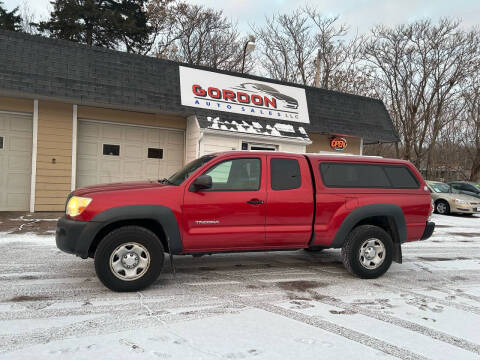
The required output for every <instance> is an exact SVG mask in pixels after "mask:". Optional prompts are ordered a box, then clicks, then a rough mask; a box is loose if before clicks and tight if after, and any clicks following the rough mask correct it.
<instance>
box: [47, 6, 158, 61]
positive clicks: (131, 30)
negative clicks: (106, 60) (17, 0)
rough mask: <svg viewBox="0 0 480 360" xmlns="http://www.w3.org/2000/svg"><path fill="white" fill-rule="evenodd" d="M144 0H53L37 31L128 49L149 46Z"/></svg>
mask: <svg viewBox="0 0 480 360" xmlns="http://www.w3.org/2000/svg"><path fill="white" fill-rule="evenodd" d="M146 2H147V1H146V0H55V1H52V2H51V3H52V5H53V11H52V13H51V14H50V19H49V20H48V21H43V22H40V24H38V30H39V31H40V32H43V33H48V34H49V35H50V37H54V38H57V39H64V40H70V41H76V42H79V43H83V44H87V45H95V46H101V47H106V48H110V49H117V48H122V47H124V48H125V49H126V50H127V51H129V52H144V51H146V48H149V42H150V35H151V33H152V31H153V29H152V27H151V26H150V25H149V24H148V17H147V14H146V12H145V3H146Z"/></svg>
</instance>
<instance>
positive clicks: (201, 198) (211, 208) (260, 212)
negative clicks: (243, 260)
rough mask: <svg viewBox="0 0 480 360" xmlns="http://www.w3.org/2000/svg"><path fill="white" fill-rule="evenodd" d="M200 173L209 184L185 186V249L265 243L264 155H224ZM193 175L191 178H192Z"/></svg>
mask: <svg viewBox="0 0 480 360" xmlns="http://www.w3.org/2000/svg"><path fill="white" fill-rule="evenodd" d="M202 175H209V176H211V178H212V188H211V189H208V190H204V191H195V190H194V189H192V188H191V187H190V186H188V187H187V188H186V189H185V194H184V205H183V222H184V234H183V244H184V249H185V250H186V251H227V250H242V249H245V250H246V249H255V248H263V247H264V246H265V214H266V213H265V209H266V183H267V180H266V157H265V156H264V155H253V154H252V155H248V154H245V155H243V154H242V156H241V157H232V158H224V159H222V160H219V161H217V162H216V163H214V164H212V166H211V167H210V168H209V169H208V170H206V171H205V172H204V173H203V174H202ZM194 180H195V179H192V182H193V181H194Z"/></svg>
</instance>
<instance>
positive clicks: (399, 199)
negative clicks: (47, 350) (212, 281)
mask: <svg viewBox="0 0 480 360" xmlns="http://www.w3.org/2000/svg"><path fill="white" fill-rule="evenodd" d="M432 211H433V208H432V202H431V199H430V193H429V191H428V189H427V187H426V184H425V182H424V180H423V178H422V176H421V175H420V173H419V172H418V171H417V169H416V168H415V167H414V166H413V165H412V164H411V163H409V162H407V161H402V160H393V159H383V158H377V157H362V156H338V155H318V154H304V155H302V154H289V153H279V152H250V151H236V152H225V153H216V154H210V155H205V156H203V157H201V158H199V159H196V160H194V161H192V162H191V163H189V164H187V165H186V166H185V167H184V168H183V169H181V170H180V171H178V172H177V173H175V174H173V175H172V176H171V177H170V178H168V179H163V180H159V181H150V182H138V183H116V184H108V185H97V186H89V187H85V188H82V189H78V190H75V191H74V192H72V193H71V194H70V195H69V196H68V199H67V204H66V215H65V217H63V218H61V219H60V220H59V221H58V224H57V232H56V242H57V246H58V248H60V249H61V250H63V251H65V252H68V253H72V254H76V255H78V256H80V257H81V258H87V257H93V258H94V259H95V270H96V273H97V276H98V277H99V278H100V280H101V281H102V282H103V284H104V285H106V286H107V287H108V288H110V289H112V290H115V291H134V290H139V289H142V288H144V287H146V286H148V285H150V284H151V283H152V282H154V281H155V280H156V279H157V277H158V276H159V274H160V272H161V270H162V267H163V263H164V254H165V253H169V254H170V256H172V255H202V254H211V253H216V252H233V251H258V250H261V251H267V250H285V249H291V250H295V249H305V250H308V251H320V250H322V249H325V248H341V249H342V258H343V263H344V264H345V267H346V268H347V269H348V271H350V272H351V273H352V274H355V275H357V276H359V277H361V278H376V277H378V276H380V275H382V274H384V273H385V272H386V271H387V270H388V268H389V267H390V265H391V263H392V261H396V262H399V263H401V261H402V252H401V244H403V243H405V242H408V241H415V240H424V239H427V238H429V237H430V236H431V235H432V233H433V230H434V227H435V224H434V223H433V222H430V221H429V220H428V219H429V217H430V215H431V213H432Z"/></svg>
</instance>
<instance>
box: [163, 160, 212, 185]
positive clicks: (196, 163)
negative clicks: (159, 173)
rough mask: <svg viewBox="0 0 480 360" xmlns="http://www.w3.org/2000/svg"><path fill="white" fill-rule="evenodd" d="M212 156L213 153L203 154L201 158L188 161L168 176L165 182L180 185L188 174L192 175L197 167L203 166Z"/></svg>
mask: <svg viewBox="0 0 480 360" xmlns="http://www.w3.org/2000/svg"><path fill="white" fill-rule="evenodd" d="M214 157H215V155H205V156H202V157H201V158H198V159H196V160H193V161H191V162H189V163H188V164H187V165H185V166H184V167H183V168H182V169H181V170H179V171H177V172H176V173H175V174H173V175H172V176H170V177H169V178H168V179H167V181H166V183H168V184H170V185H180V184H181V183H183V182H184V181H185V180H187V179H188V178H189V177H190V175H192V174H193V173H194V172H195V171H196V170H197V169H198V168H199V167H201V166H203V165H204V164H206V163H207V162H209V161H210V160H212V159H213V158H214Z"/></svg>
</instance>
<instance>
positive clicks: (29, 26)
mask: <svg viewBox="0 0 480 360" xmlns="http://www.w3.org/2000/svg"><path fill="white" fill-rule="evenodd" d="M20 16H21V17H22V31H23V32H25V33H27V34H38V30H37V27H36V26H35V23H37V22H38V19H37V16H36V15H35V13H34V12H33V11H32V9H31V8H30V5H29V4H28V2H27V1H26V0H24V1H23V3H22V5H21V6H20Z"/></svg>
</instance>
